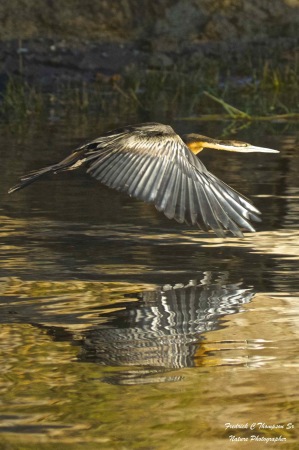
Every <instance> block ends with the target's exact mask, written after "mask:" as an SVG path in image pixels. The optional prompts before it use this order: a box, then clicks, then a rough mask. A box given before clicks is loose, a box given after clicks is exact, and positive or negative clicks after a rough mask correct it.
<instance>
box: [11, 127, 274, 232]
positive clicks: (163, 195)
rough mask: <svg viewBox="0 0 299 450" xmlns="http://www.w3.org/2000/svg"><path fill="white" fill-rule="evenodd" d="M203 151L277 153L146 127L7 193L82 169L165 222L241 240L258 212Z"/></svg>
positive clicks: (122, 132)
mask: <svg viewBox="0 0 299 450" xmlns="http://www.w3.org/2000/svg"><path fill="white" fill-rule="evenodd" d="M204 147H210V148H216V149H221V150H229V151H242V152H251V151H263V152H268V153H274V152H276V150H271V149H264V148H262V147H254V146H251V145H250V144H246V143H244V142H239V141H217V140H214V139H211V138H207V137H205V136H201V135H196V134H190V135H186V136H184V137H182V138H181V137H180V136H178V135H177V134H176V133H175V132H174V130H173V129H172V128H171V127H170V126H168V125H162V124H159V123H144V124H138V125H134V126H127V127H124V128H119V129H116V130H113V131H110V132H108V133H106V134H104V135H102V136H100V137H99V138H97V139H95V140H94V141H92V142H90V143H89V144H86V145H83V146H82V147H80V148H78V149H77V150H75V151H74V152H73V153H72V154H71V155H69V156H68V157H67V158H65V159H63V160H62V161H61V162H59V163H57V164H53V165H51V166H48V167H44V168H42V169H39V170H36V171H33V172H31V173H29V174H28V175H26V176H24V177H22V178H21V181H20V183H19V184H17V185H16V186H14V187H13V188H11V189H10V190H9V193H12V192H14V191H17V190H19V189H22V188H23V187H25V186H27V185H28V184H30V183H32V182H33V181H35V180H37V179H38V178H39V177H41V176H42V175H45V174H47V173H58V172H61V171H64V170H73V169H76V168H78V167H80V166H85V167H86V168H87V172H88V173H89V174H90V175H91V176H92V177H94V178H96V179H97V180H99V181H101V182H102V183H103V184H105V185H106V186H109V187H111V188H114V189H116V190H118V191H121V192H126V193H127V194H129V195H130V196H132V197H136V198H138V199H140V200H143V201H145V202H149V203H154V205H155V207H156V208H157V209H158V210H159V211H162V212H164V214H165V215H166V217H168V218H169V219H175V220H176V221H177V222H179V223H184V222H185V223H187V224H190V225H197V226H198V227H199V228H201V229H203V230H208V229H212V230H214V231H215V233H216V234H217V236H219V237H225V233H224V230H225V229H226V230H229V231H231V232H232V234H233V235H235V236H237V237H242V236H243V235H242V232H241V229H240V228H243V229H245V230H248V231H254V228H253V227H252V225H251V224H250V221H260V218H259V214H260V212H259V211H258V210H257V209H256V208H255V207H254V206H253V205H252V204H251V202H250V201H249V200H248V199H246V198H245V197H243V196H242V195H241V194H239V193H238V192H236V191H235V190H234V189H232V188H230V187H229V186H228V185H226V184H225V183H224V182H223V181H221V180H219V179H218V178H217V177H215V176H214V175H213V174H212V173H210V172H209V171H208V170H207V169H206V167H205V166H204V165H203V164H202V162H201V161H200V160H199V159H198V158H197V156H195V154H194V153H193V152H195V153H198V152H199V151H201V150H202V149H203V148H204Z"/></svg>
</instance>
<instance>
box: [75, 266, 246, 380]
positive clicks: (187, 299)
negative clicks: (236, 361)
mask: <svg viewBox="0 0 299 450" xmlns="http://www.w3.org/2000/svg"><path fill="white" fill-rule="evenodd" d="M253 295H254V292H253V290H252V289H246V288H244V287H242V283H235V284H231V283H229V281H228V275H227V274H220V275H219V274H217V275H213V274H212V273H210V272H209V273H205V275H204V278H203V279H202V280H201V281H198V280H192V281H190V283H188V285H175V286H170V285H166V286H163V287H162V288H160V289H157V290H154V291H148V292H146V291H145V292H142V293H141V294H140V293H139V294H137V297H138V301H136V299H135V300H134V301H132V302H124V303H119V304H117V305H114V308H115V309H114V310H113V311H110V312H109V313H107V312H106V313H104V314H101V317H103V315H104V316H106V318H107V319H108V321H107V322H106V323H105V324H101V325H100V326H98V327H93V328H92V329H90V330H89V331H87V332H86V334H85V338H84V340H83V347H82V351H81V353H80V356H79V359H80V360H81V361H93V362H96V363H99V364H102V365H107V366H130V365H134V366H142V368H143V369H142V370H130V371H127V372H126V373H124V372H122V373H121V374H117V375H116V376H114V377H109V379H108V378H107V379H106V381H109V382H114V383H122V384H124V383H125V384H136V383H144V382H152V381H153V380H154V381H155V382H157V381H177V379H178V377H174V378H172V377H164V376H163V377H161V376H160V377H157V375H156V376H155V377H154V378H153V377H152V375H154V374H158V373H159V374H160V375H161V374H162V373H164V372H167V371H169V370H173V369H180V368H183V367H195V366H197V365H201V362H200V361H201V357H200V355H201V353H202V347H203V336H202V334H203V333H205V332H207V331H211V330H215V329H219V328H221V327H222V326H223V324H221V322H220V321H219V319H220V318H221V317H222V316H224V315H228V314H234V313H236V312H238V311H239V310H240V307H241V305H243V304H245V303H248V302H250V300H251V299H252V297H253Z"/></svg>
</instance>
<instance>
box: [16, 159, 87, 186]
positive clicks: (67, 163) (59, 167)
mask: <svg viewBox="0 0 299 450" xmlns="http://www.w3.org/2000/svg"><path fill="white" fill-rule="evenodd" d="M84 161H85V158H84V152H83V151H82V150H81V151H75V152H74V153H72V154H71V155H69V156H68V157H67V158H65V159H63V160H62V161H61V162H59V163H57V164H52V165H51V166H47V167H42V168H41V169H37V170H34V171H32V172H30V173H28V174H27V175H24V176H23V177H22V178H21V179H20V182H19V183H18V184H16V185H15V186H13V187H12V188H10V189H9V191H8V193H9V194H12V193H13V192H15V191H19V190H20V189H23V188H24V187H25V186H28V185H29V184H31V183H34V181H36V180H37V179H38V178H40V177H42V176H44V175H46V174H47V173H58V172H61V171H63V170H72V169H75V168H77V167H79V166H80V165H81V164H82V163H83V162H84Z"/></svg>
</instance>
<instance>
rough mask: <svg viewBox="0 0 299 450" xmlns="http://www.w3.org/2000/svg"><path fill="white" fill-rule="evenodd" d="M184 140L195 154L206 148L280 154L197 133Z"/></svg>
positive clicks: (276, 151)
mask: <svg viewBox="0 0 299 450" xmlns="http://www.w3.org/2000/svg"><path fill="white" fill-rule="evenodd" d="M182 139H183V141H184V142H185V144H186V145H187V146H188V147H189V149H190V150H191V151H192V152H193V153H195V154H196V153H199V152H201V151H202V150H203V149H204V148H213V149H216V150H227V151H229V152H240V153H253V152H261V153H279V151H278V150H273V149H272V148H265V147H256V146H255V145H251V144H248V143H247V142H242V141H234V140H227V141H226V140H218V139H212V138H209V137H207V136H202V135H201V134H196V133H191V134H185V135H184V136H182Z"/></svg>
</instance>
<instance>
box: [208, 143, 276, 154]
mask: <svg viewBox="0 0 299 450" xmlns="http://www.w3.org/2000/svg"><path fill="white" fill-rule="evenodd" d="M205 147H209V148H214V149H216V150H226V151H228V152H240V153H254V152H260V153H279V151H278V150H274V149H272V148H265V147H256V146H255V145H251V144H247V143H246V142H241V141H214V142H209V143H208V144H207V145H205Z"/></svg>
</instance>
